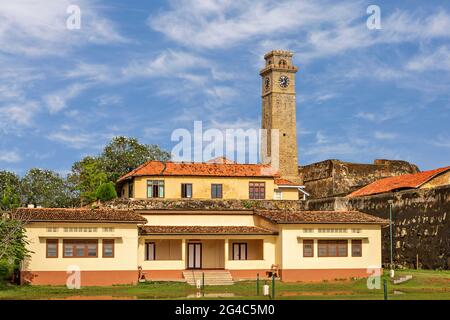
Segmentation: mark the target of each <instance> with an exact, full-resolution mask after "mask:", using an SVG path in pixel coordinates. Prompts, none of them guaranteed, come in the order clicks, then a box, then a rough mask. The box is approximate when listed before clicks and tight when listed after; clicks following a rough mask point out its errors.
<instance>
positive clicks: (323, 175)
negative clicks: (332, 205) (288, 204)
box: [299, 159, 419, 199]
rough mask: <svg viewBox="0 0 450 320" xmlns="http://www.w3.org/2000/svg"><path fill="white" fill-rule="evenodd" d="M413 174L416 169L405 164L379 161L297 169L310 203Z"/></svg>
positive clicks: (329, 162) (331, 162)
mask: <svg viewBox="0 0 450 320" xmlns="http://www.w3.org/2000/svg"><path fill="white" fill-rule="evenodd" d="M417 172H419V169H418V167H417V166H416V165H414V164H411V163H409V162H406V161H400V160H383V159H377V160H375V161H374V163H373V164H363V163H351V162H344V161H340V160H325V161H321V162H316V163H313V164H309V165H306V166H300V167H299V175H300V176H301V178H302V179H303V184H304V185H305V187H306V190H307V191H308V192H309V193H310V194H311V199H317V198H327V197H339V196H345V195H347V194H349V193H351V192H353V191H355V190H357V189H359V188H362V187H364V186H365V185H367V184H369V183H372V182H374V181H376V180H379V179H382V178H387V177H392V176H398V175H402V174H408V173H417Z"/></svg>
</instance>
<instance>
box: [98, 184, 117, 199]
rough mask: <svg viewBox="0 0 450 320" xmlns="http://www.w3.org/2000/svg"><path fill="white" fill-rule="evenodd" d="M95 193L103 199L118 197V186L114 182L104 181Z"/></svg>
mask: <svg viewBox="0 0 450 320" xmlns="http://www.w3.org/2000/svg"><path fill="white" fill-rule="evenodd" d="M95 195H96V197H97V199H100V200H101V201H108V200H111V199H114V198H117V192H116V188H115V187H114V184H113V183H112V182H107V183H102V184H101V185H100V186H99V187H98V188H97V190H96V192H95Z"/></svg>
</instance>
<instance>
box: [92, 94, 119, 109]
mask: <svg viewBox="0 0 450 320" xmlns="http://www.w3.org/2000/svg"><path fill="white" fill-rule="evenodd" d="M97 102H98V105H99V106H101V107H103V106H112V105H117V104H120V103H121V102H122V98H121V97H120V96H118V95H115V94H102V95H101V96H99V97H98V98H97Z"/></svg>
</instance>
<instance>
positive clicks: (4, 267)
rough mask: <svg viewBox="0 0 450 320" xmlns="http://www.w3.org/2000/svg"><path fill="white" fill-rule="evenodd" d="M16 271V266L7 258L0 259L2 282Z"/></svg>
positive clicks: (0, 280) (0, 279)
mask: <svg viewBox="0 0 450 320" xmlns="http://www.w3.org/2000/svg"><path fill="white" fill-rule="evenodd" d="M13 271H14V266H13V265H12V264H11V263H9V262H8V261H7V260H6V259H2V260H0V283H1V282H5V281H6V280H9V279H11V277H12V275H13Z"/></svg>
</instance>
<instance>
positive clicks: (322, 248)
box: [318, 240, 348, 257]
mask: <svg viewBox="0 0 450 320" xmlns="http://www.w3.org/2000/svg"><path fill="white" fill-rule="evenodd" d="M347 246H348V241H347V240H319V241H318V248H319V250H318V251H319V253H318V256H319V257H347Z"/></svg>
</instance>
